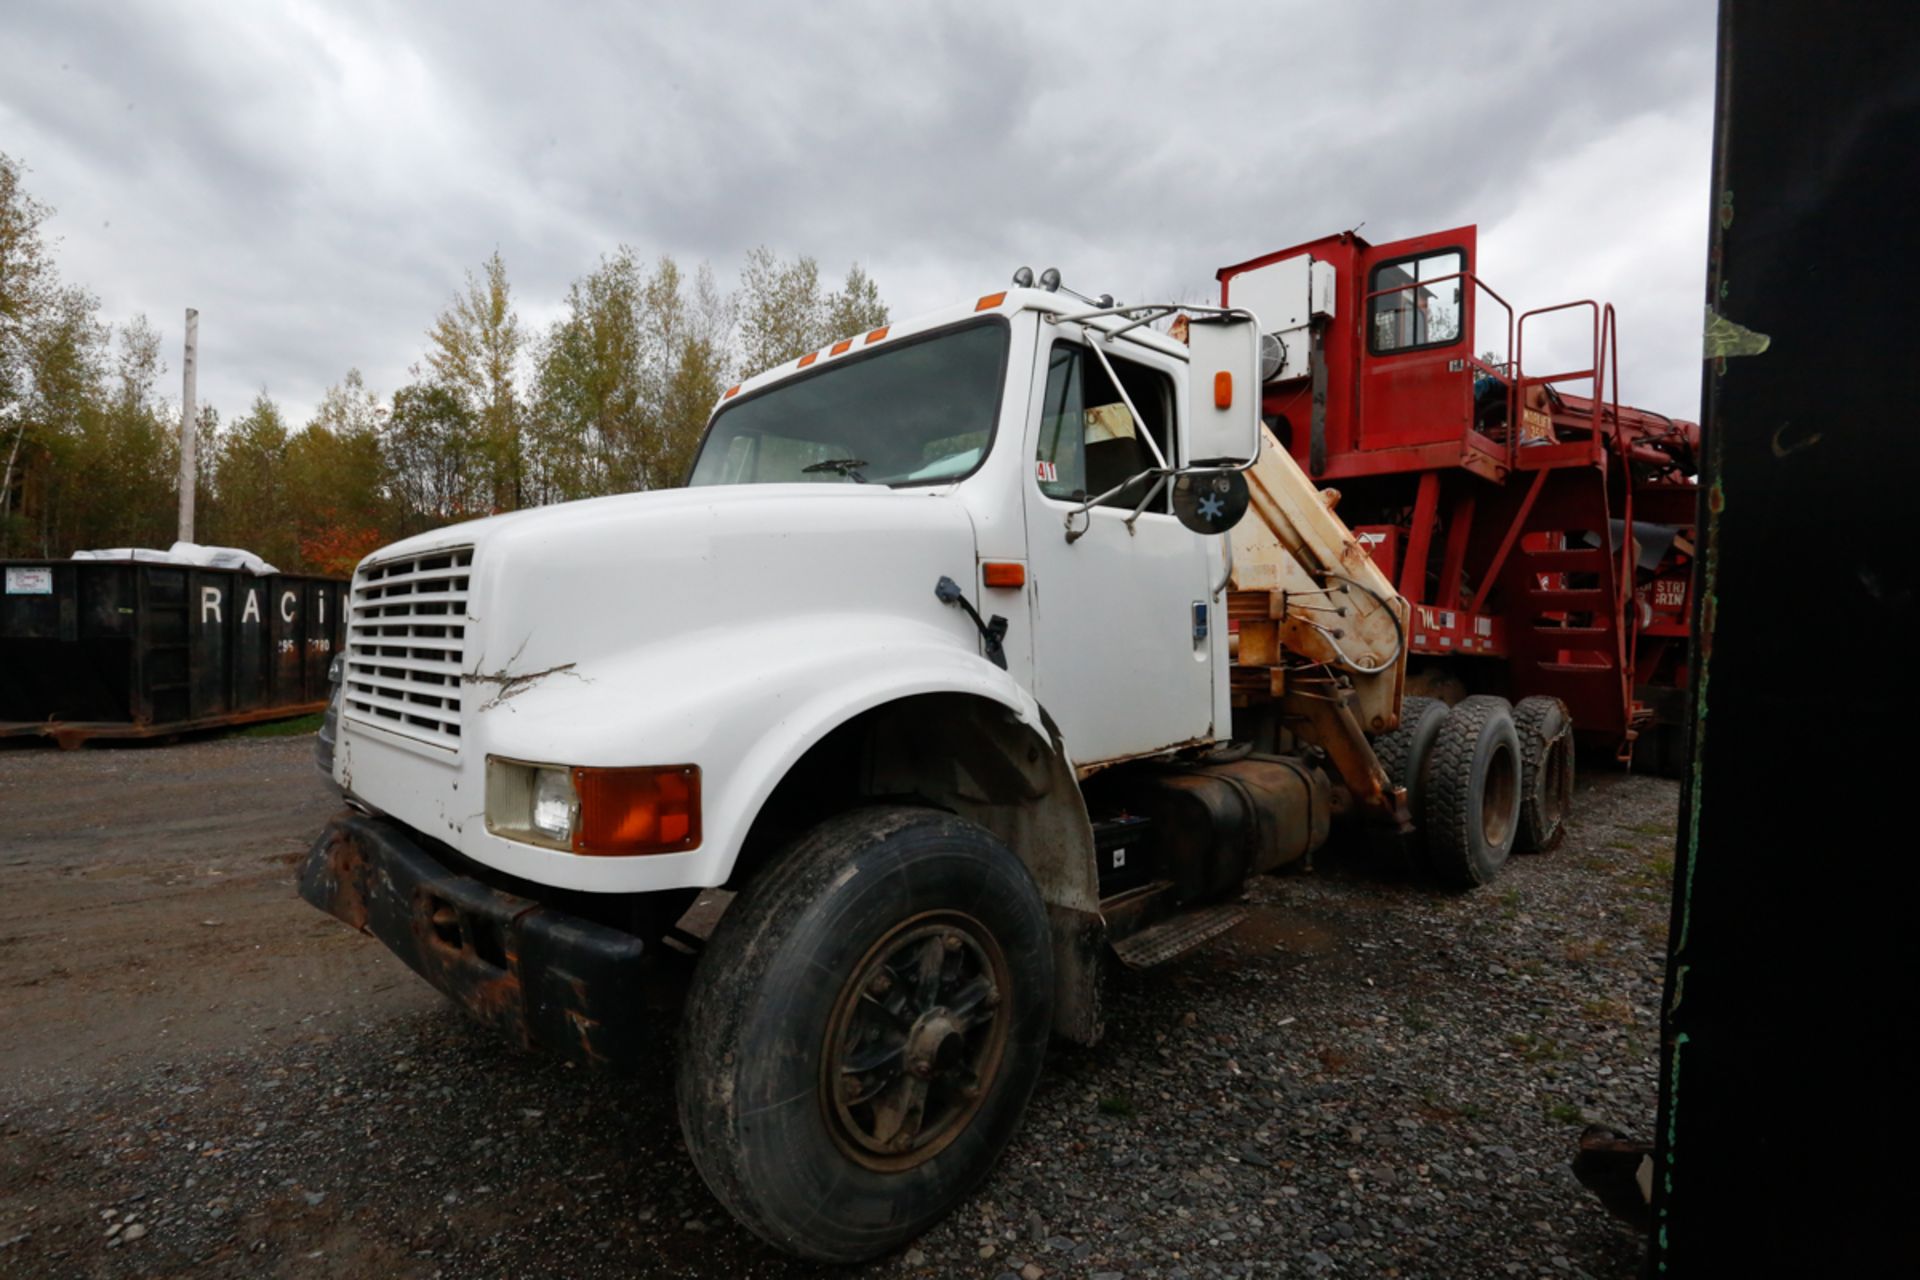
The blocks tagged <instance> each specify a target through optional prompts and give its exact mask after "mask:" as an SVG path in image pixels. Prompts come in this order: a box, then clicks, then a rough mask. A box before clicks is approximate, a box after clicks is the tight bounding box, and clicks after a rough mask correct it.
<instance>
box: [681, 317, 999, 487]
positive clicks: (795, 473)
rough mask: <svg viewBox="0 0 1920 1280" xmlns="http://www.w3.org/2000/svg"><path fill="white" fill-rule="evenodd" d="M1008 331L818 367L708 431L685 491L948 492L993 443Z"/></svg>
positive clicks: (936, 338) (972, 331)
mask: <svg viewBox="0 0 1920 1280" xmlns="http://www.w3.org/2000/svg"><path fill="white" fill-rule="evenodd" d="M1008 332H1009V331H1008V327H1007V324H1006V322H1005V321H1004V320H999V319H990V320H985V321H978V322H973V323H968V324H963V325H960V326H958V327H956V328H951V329H945V330H942V331H940V332H937V333H933V334H929V335H927V336H926V337H923V338H916V339H909V340H906V341H904V342H900V343H898V344H895V345H889V346H886V347H883V348H880V349H878V350H875V351H873V352H871V353H865V354H861V355H858V356H849V357H846V358H843V359H839V360H834V361H832V362H829V363H826V364H824V365H820V366H818V371H817V372H813V373H809V374H806V375H805V376H802V377H798V378H794V379H792V380H790V381H787V382H781V383H776V384H775V385H773V386H771V387H769V388H767V389H766V390H764V391H761V392H759V393H757V394H754V395H750V396H746V397H744V398H742V399H739V400H737V401H734V402H733V403H731V404H729V405H728V406H727V407H726V408H725V409H723V410H721V412H720V414H719V416H717V417H716V418H715V419H714V420H713V425H712V427H711V428H709V429H708V432H707V438H706V440H705V441H704V442H703V444H702V445H701V449H700V457H699V460H698V461H697V462H695V463H694V467H693V475H692V478H691V479H690V481H689V483H690V484H693V485H715V484H839V485H846V484H884V485H891V486H894V487H896V488H899V487H902V486H907V485H926V484H951V483H953V482H954V481H957V480H963V479H965V478H966V477H967V476H970V475H972V474H973V473H974V472H975V471H976V470H978V469H979V466H980V464H981V463H982V462H983V461H984V460H985V459H986V456H987V450H988V449H989V448H990V447H991V446H992V443H993V428H994V422H995V420H996V419H997V418H998V417H999V413H1000V389H1001V386H1002V385H1003V384H1004V382H1005V380H1006V361H1007V341H1008Z"/></svg>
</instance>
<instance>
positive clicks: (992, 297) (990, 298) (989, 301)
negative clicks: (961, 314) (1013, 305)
mask: <svg viewBox="0 0 1920 1280" xmlns="http://www.w3.org/2000/svg"><path fill="white" fill-rule="evenodd" d="M1006 300H1007V291H1006V290H1005V289H1002V290H1001V291H1000V292H998V293H989V294H987V295H986V296H985V297H983V298H981V299H980V301H978V302H976V303H974V304H973V309H974V310H975V311H991V310H993V309H994V308H995V307H997V306H999V305H1000V304H1001V303H1003V302H1005V301H1006Z"/></svg>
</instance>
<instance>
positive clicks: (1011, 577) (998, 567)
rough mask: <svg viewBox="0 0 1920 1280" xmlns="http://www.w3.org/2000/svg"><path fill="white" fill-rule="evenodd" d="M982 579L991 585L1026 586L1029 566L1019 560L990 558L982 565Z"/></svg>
mask: <svg viewBox="0 0 1920 1280" xmlns="http://www.w3.org/2000/svg"><path fill="white" fill-rule="evenodd" d="M980 580H981V581H982V582H984V583H986V584H987V585H988V586H990V587H1024V586H1026V585H1027V566H1025V565H1024V564H1021V563H1019V562H1018V561H1009V560H989V561H987V562H986V563H985V564H983V565H981V566H980Z"/></svg>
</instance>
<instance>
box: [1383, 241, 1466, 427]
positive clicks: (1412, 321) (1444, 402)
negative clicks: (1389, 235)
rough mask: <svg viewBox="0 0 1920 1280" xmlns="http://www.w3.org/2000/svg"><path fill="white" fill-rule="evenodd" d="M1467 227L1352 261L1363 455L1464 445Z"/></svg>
mask: <svg viewBox="0 0 1920 1280" xmlns="http://www.w3.org/2000/svg"><path fill="white" fill-rule="evenodd" d="M1473 254H1474V228H1472V227H1456V228H1454V229H1453V230H1451V231H1436V232H1434V233H1433V234H1432V235H1425V236H1417V237H1415V238H1414V239H1412V240H1399V241H1395V242H1394V243H1392V244H1382V245H1375V246H1373V247H1372V248H1370V249H1368V250H1367V252H1366V253H1365V254H1364V255H1363V256H1362V258H1361V260H1360V270H1361V273H1362V274H1361V299H1362V302H1361V306H1360V386H1359V388H1358V393H1359V405H1360V412H1359V413H1358V415H1357V416H1356V423H1357V430H1358V440H1357V446H1358V447H1359V448H1361V449H1393V448H1402V447H1406V446H1413V445H1423V444H1436V443H1439V442H1441V441H1453V440H1465V438H1466V432H1467V427H1468V426H1469V425H1470V423H1471V421H1472V416H1473V371H1472V369H1471V368H1470V367H1469V366H1468V365H1467V363H1466V358H1467V357H1468V356H1471V355H1473V354H1474V348H1473V345H1472V340H1473V307H1474V290H1473V284H1472V281H1470V280H1468V279H1466V278H1465V276H1464V274H1463V273H1465V272H1469V271H1471V270H1472V269H1473Z"/></svg>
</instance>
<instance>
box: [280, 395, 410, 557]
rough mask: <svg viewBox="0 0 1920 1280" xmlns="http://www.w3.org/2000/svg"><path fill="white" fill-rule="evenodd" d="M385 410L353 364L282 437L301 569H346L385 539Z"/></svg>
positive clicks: (388, 518)
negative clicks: (302, 423) (382, 434)
mask: <svg viewBox="0 0 1920 1280" xmlns="http://www.w3.org/2000/svg"><path fill="white" fill-rule="evenodd" d="M386 417H387V411H386V410H385V409H384V408H382V407H381V404H380V400H379V397H378V396H375V395H374V394H373V393H372V392H371V391H368V390H367V387H366V382H365V380H364V379H363V378H362V377H361V376H360V371H359V370H358V369H349V370H348V371H347V376H346V377H345V378H344V379H343V380H342V381H341V382H339V383H337V384H335V385H334V386H332V387H329V388H328V389H327V392H326V394H325V395H324V396H322V397H321V400H320V405H319V407H318V408H317V409H316V410H315V411H314V415H313V418H312V420H311V421H309V422H308V423H307V425H306V426H305V427H303V428H301V430H300V431H299V432H298V433H297V434H295V435H294V437H293V438H292V439H291V440H289V441H288V442H287V452H286V461H285V467H284V471H285V479H284V488H285V497H286V506H287V510H288V512H289V513H290V516H291V519H292V521H293V524H294V528H295V532H296V534H297V538H298V543H299V548H300V558H299V565H300V567H301V568H302V569H305V570H307V571H308V572H317V573H329V574H342V573H346V572H348V571H350V570H351V569H352V568H353V565H354V563H355V562H357V561H358V560H359V559H360V558H361V557H362V556H364V555H366V554H367V553H368V552H369V551H372V550H375V549H376V548H378V547H379V546H380V545H381V544H382V543H384V542H387V541H389V540H390V536H391V533H392V530H393V527H394V523H395V522H394V519H393V511H392V503H391V501H390V498H389V488H388V468H387V460H386V456H385V454H384V453H383V451H382V448H381V441H380V432H381V427H382V425H383V424H384V422H385V420H386Z"/></svg>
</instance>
